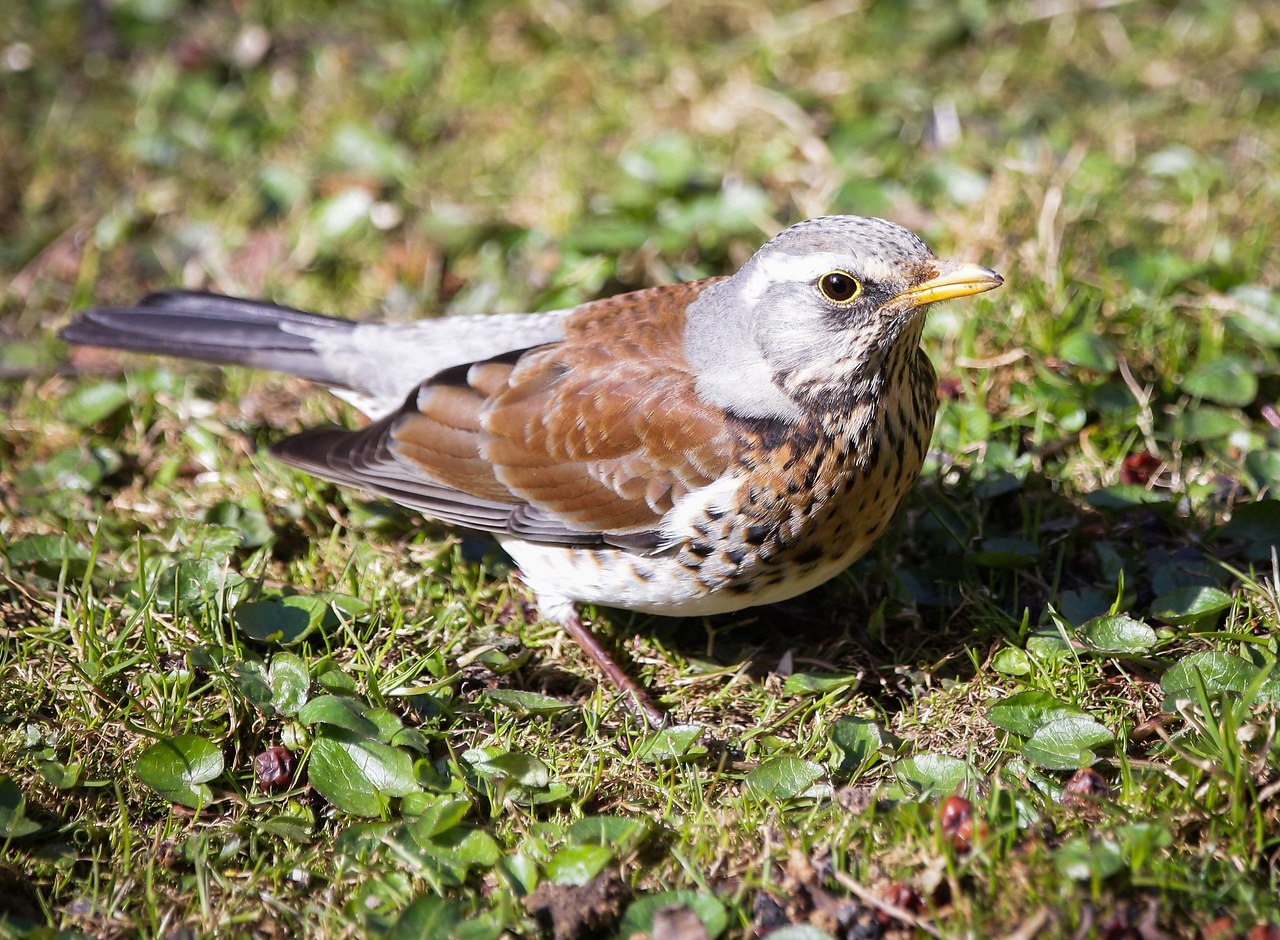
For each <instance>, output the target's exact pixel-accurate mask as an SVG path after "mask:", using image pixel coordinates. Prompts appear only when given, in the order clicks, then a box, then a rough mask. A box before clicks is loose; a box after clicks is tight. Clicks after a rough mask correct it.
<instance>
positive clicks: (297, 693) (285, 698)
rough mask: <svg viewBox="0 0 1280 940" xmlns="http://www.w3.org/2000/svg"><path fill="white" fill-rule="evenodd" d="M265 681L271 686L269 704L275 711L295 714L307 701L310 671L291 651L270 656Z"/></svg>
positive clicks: (283, 713)
mask: <svg viewBox="0 0 1280 940" xmlns="http://www.w3.org/2000/svg"><path fill="white" fill-rule="evenodd" d="M267 682H268V684H269V685H270V687H271V704H272V706H273V707H274V708H275V709H276V711H278V712H280V714H282V715H296V714H297V713H298V710H299V709H300V708H302V706H303V705H305V704H306V702H307V690H308V689H310V687H311V672H310V670H308V669H307V664H306V662H305V661H303V659H302V658H301V657H299V656H294V655H293V654H292V653H276V655H275V656H273V657H271V668H270V669H269V670H268V672H267Z"/></svg>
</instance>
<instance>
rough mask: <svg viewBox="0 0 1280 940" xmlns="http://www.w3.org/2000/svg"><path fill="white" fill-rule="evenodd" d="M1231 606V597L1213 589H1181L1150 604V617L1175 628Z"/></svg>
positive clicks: (1210, 615)
mask: <svg viewBox="0 0 1280 940" xmlns="http://www.w3.org/2000/svg"><path fill="white" fill-rule="evenodd" d="M1230 606H1231V595H1230V594H1228V593H1227V592H1226V591H1223V590H1221V589H1219V588H1215V587H1203V586H1199V587H1182V588H1176V589H1175V590H1172V591H1170V592H1169V593H1167V594H1161V595H1160V596H1159V597H1157V598H1156V599H1155V600H1154V601H1153V602H1152V603H1151V616H1153V617H1155V618H1156V619H1157V620H1159V621H1161V622H1162V623H1171V624H1174V625H1177V626H1184V625H1187V624H1193V623H1196V622H1197V621H1200V620H1204V619H1206V618H1208V617H1212V616H1214V615H1215V614H1219V613H1221V612H1222V611H1224V610H1226V609H1227V608H1228V607H1230Z"/></svg>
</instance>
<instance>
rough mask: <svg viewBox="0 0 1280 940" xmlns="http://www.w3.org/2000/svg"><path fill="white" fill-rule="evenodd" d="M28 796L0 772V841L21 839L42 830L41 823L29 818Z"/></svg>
mask: <svg viewBox="0 0 1280 940" xmlns="http://www.w3.org/2000/svg"><path fill="white" fill-rule="evenodd" d="M26 806H27V800H26V797H24V796H23V795H22V791H21V790H20V789H18V785H17V784H16V783H14V782H13V780H11V779H10V778H9V777H8V776H7V775H6V774H0V842H3V841H4V840H6V839H21V838H22V837H23V836H29V835H31V833H33V832H39V831H40V824H39V823H36V822H32V821H31V820H30V819H27V817H26V815H25V810H26Z"/></svg>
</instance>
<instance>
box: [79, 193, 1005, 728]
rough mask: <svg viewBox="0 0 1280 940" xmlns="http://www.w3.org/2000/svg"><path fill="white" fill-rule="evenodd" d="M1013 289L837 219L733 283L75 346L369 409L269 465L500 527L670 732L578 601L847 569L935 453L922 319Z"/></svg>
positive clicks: (145, 328)
mask: <svg viewBox="0 0 1280 940" xmlns="http://www.w3.org/2000/svg"><path fill="white" fill-rule="evenodd" d="M1001 283H1002V279H1001V277H1000V275H998V274H996V273H995V272H994V271H991V270H989V269H987V268H985V267H980V266H978V265H976V264H965V263H958V262H954V261H939V260H938V259H937V258H935V257H934V255H933V252H931V251H930V250H929V249H928V247H926V246H925V244H924V243H923V242H922V241H921V240H920V239H919V238H917V237H916V236H915V235H914V234H912V233H911V232H909V231H907V230H906V229H904V228H902V227H900V226H898V225H895V224H893V223H891V222H886V221H884V220H883V219H871V218H859V217H855V216H830V217H825V218H818V219H810V220H809V221H806V222H801V223H799V224H797V225H793V226H791V227H790V228H788V229H786V230H785V231H783V232H781V233H780V234H778V235H777V236H775V237H774V238H772V239H770V240H769V241H768V242H767V243H765V245H764V246H763V247H761V248H760V249H759V250H758V251H757V252H756V253H755V254H754V255H753V256H752V257H751V259H750V260H749V261H747V263H746V264H744V265H743V266H742V268H741V269H740V270H739V271H737V273H735V274H733V275H732V276H729V277H717V278H708V279H706V280H701V281H692V282H688V283H683V284H669V285H666V286H663V287H653V288H649V289H647V290H640V291H635V292H634V293H629V294H621V295H618V296H615V297H609V298H606V299H603V300H597V301H592V302H590V303H585V304H582V305H581V306H578V307H573V308H571V309H568V310H556V311H552V312H548V313H527V314H499V315H491V316H468V317H448V318H443V319H432V320H421V321H417V322H412V323H386V324H379V323H357V322H353V321H351V320H343V319H334V318H332V317H327V316H320V315H318V314H313V313H304V312H302V311H300V310H294V309H292V308H289V307H281V306H276V305H274V304H269V303H263V302H260V301H252V300H239V299H235V298H231V297H223V296H217V295H212V294H203V293H190V292H179V291H175V292H166V293H160V294H153V295H151V296H149V297H147V298H145V299H144V300H142V301H140V302H139V303H138V304H137V305H136V306H133V307H119V308H115V307H113V308H97V309H91V310H86V311H83V312H82V313H80V314H79V315H78V316H77V317H76V319H75V320H74V321H73V322H72V323H71V324H70V325H69V326H68V327H67V328H66V329H64V330H63V331H62V337H63V339H65V340H67V341H68V342H71V343H83V344H88V345H94V346H108V347H114V348H118V349H128V350H139V351H142V352H148V353H160V354H164V355H172V356H181V357H185V358H190V359H198V360H203V361H206V362H215V363H225V364H235V365H248V366H258V367H261V368H265V369H273V370H275V371H278V372H284V373H288V374H291V375H296V376H301V377H303V378H306V379H311V380H313V381H315V382H319V383H320V384H322V385H326V386H328V387H329V388H330V389H331V390H333V391H334V393H335V394H337V395H339V396H341V397H342V398H344V399H346V400H348V401H349V402H351V403H352V404H354V405H355V406H356V407H357V408H359V409H360V410H361V411H363V412H364V413H365V414H366V415H368V416H369V417H370V418H371V419H372V420H371V422H370V423H369V424H367V425H366V426H365V427H363V428H360V429H358V430H343V429H339V428H322V429H317V430H311V431H306V432H303V433H301V434H297V435H295V436H293V437H288V438H285V439H284V440H283V441H281V442H280V443H278V444H276V445H275V446H274V447H273V448H272V453H273V454H274V455H275V456H276V457H278V458H279V459H281V460H283V461H284V462H286V463H288V464H291V465H293V466H296V467H301V468H302V469H304V470H306V471H307V472H309V473H312V474H314V475H316V476H318V477H321V478H323V479H326V480H332V481H335V482H337V483H342V484H347V485H350V486H355V487H358V488H360V489H362V490H365V491H368V492H371V493H376V494H379V495H381V496H385V497H387V498H389V499H391V500H394V501H395V502H397V503H400V504H401V505H403V506H407V507H410V508H412V509H416V510H418V511H420V512H422V513H423V514H424V515H426V516H428V517H430V518H432V519H435V520H437V521H439V522H443V523H448V524H450V525H456V526H461V527H464V528H469V529H478V530H481V531H485V532H490V533H492V534H493V535H494V537H496V538H497V540H498V542H499V543H500V544H501V545H502V547H503V548H504V549H506V551H507V552H508V553H509V554H510V555H511V556H512V558H514V559H515V561H516V563H517V564H518V565H519V567H520V571H521V572H522V574H523V578H524V581H525V583H526V584H527V585H528V586H529V587H530V588H531V589H532V591H533V593H534V595H535V596H536V598H537V603H538V608H539V610H540V611H541V613H542V614H543V615H544V616H546V617H548V618H551V619H554V620H556V621H558V622H559V623H561V624H562V625H563V626H564V627H565V628H566V629H567V630H568V631H569V633H570V634H571V635H572V636H573V637H574V639H575V640H577V641H578V643H579V644H580V645H581V646H582V647H583V649H584V650H585V651H586V652H587V653H588V654H589V655H590V656H591V657H592V659H593V660H595V662H596V663H597V665H598V666H599V667H600V668H601V669H602V670H603V671H604V672H605V673H606V674H607V675H608V676H609V677H610V678H611V679H612V680H613V681H614V682H615V683H616V684H618V685H619V686H620V687H621V688H622V689H623V690H624V691H625V692H626V693H627V694H628V695H629V696H630V697H631V698H632V699H633V700H634V703H638V704H639V705H640V707H641V710H642V711H643V712H644V713H645V714H646V716H647V717H649V718H650V719H651V720H659V718H660V715H661V713H660V712H658V711H657V710H656V708H655V707H654V706H653V705H652V704H651V703H650V702H649V701H648V699H647V697H646V696H645V695H644V693H643V691H642V690H641V689H640V688H639V686H637V685H636V684H635V683H634V682H633V681H632V680H631V679H630V678H628V677H627V676H626V674H625V673H624V672H623V671H622V670H621V669H619V667H618V666H617V665H616V664H615V663H614V662H613V661H612V660H611V659H610V658H609V656H608V655H607V654H606V653H605V651H604V650H603V649H602V648H601V646H600V645H599V643H598V641H597V640H596V639H595V638H594V637H593V636H592V635H591V633H590V632H589V631H588V630H587V629H586V628H585V627H584V626H583V624H582V622H581V620H580V619H579V617H578V613H577V611H576V609H575V604H576V603H577V602H587V603H595V604H603V605H607V606H610V607H621V608H627V609H630V610H637V611H645V612H649V613H654V614H662V615H666V616H676V617H682V616H700V615H706V614H718V613H724V612H727V611H734V610H739V609H741V608H744V607H750V606H753V605H757V604H767V603H771V602H775V601H781V600H785V599H786V598H789V597H794V596H795V595H797V594H800V593H802V592H804V591H808V590H809V589H810V588H813V587H816V586H817V585H819V584H822V583H823V582H824V581H827V580H828V579H830V578H832V577H833V576H835V575H837V574H839V573H840V572H841V571H843V570H844V569H845V568H846V567H848V566H849V564H850V563H852V562H853V561H854V560H855V559H857V558H858V557H859V556H860V555H862V554H863V553H864V552H865V551H866V550H867V548H868V547H869V546H870V545H871V543H872V542H874V541H875V539H876V538H877V537H878V536H879V535H880V533H881V532H883V531H884V529H885V527H886V526H887V525H888V523H889V520H890V519H891V518H892V517H893V514H894V512H895V511H896V510H897V508H898V506H899V504H900V503H901V502H902V500H903V498H904V497H905V496H906V494H907V492H908V491H909V490H910V489H911V487H912V485H913V484H914V483H915V480H916V477H917V475H918V474H919V472H920V467H921V464H922V463H923V462H924V457H925V451H926V448H927V447H928V443H929V438H930V435H931V434H932V431H933V421H934V415H935V412H936V410H937V391H936V376H935V373H934V370H933V366H932V365H931V364H930V362H929V359H928V358H927V357H926V356H925V354H924V351H923V350H922V349H921V348H920V334H921V330H922V328H923V326H924V312H925V310H926V309H927V308H928V307H929V305H930V304H933V303H936V302H938V301H942V300H949V299H952V298H956V297H964V296H967V295H969V294H977V293H980V292H982V291H987V290H991V289H992V288H995V287H998V286H999V285H1000V284H1001Z"/></svg>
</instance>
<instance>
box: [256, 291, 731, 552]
mask: <svg viewBox="0 0 1280 940" xmlns="http://www.w3.org/2000/svg"><path fill="white" fill-rule="evenodd" d="M705 284H706V282H694V283H689V284H677V285H671V286H669V287H661V288H652V289H650V290H646V291H639V292H636V293H634V294H625V295H622V296H620V297H613V298H609V299H608V300H603V301H597V302H595V303H592V304H587V305H584V306H583V307H582V308H580V309H579V310H577V311H575V312H574V313H573V314H571V315H570V316H569V317H568V318H567V319H566V324H565V327H566V328H565V339H564V340H563V341H562V342H560V343H555V344H552V345H547V346H540V347H535V348H533V349H528V350H523V351H519V352H516V353H509V354H506V355H504V356H500V357H497V358H495V359H491V360H488V361H485V362H479V363H473V364H470V365H466V366H459V367H456V368H453V369H449V370H447V371H445V372H443V373H440V374H439V375H437V376H435V377H433V378H432V379H430V380H428V381H426V382H424V383H423V384H422V385H421V386H419V388H418V389H417V390H416V391H415V393H414V394H413V395H411V396H410V397H409V399H408V400H407V401H406V402H405V404H404V406H402V407H401V408H400V409H399V410H398V411H397V412H394V413H393V414H391V415H388V416H387V417H386V418H383V419H382V420H380V421H377V422H375V423H373V424H371V425H369V426H368V427H366V428H364V429H362V430H359V431H341V430H322V431H313V432H308V433H305V434H301V435H298V436H296V437H292V438H289V439H287V440H285V441H283V442H282V443H281V444H279V445H277V447H276V448H275V453H276V454H277V455H278V456H279V457H280V458H281V459H283V460H285V461H286V462H288V463H291V464H294V465H295V466H300V467H303V468H304V469H307V470H309V471H311V472H313V473H315V474H316V475H317V476H320V477H324V478H326V479H330V480H334V481H336V482H339V483H346V484H350V485H353V486H357V487H361V488H363V489H366V490H370V491H372V492H375V493H378V494H380V495H383V496H387V497H389V498H390V499H393V500H395V501H396V502H399V503H402V504H404V505H406V506H409V507H411V508H414V509H418V510H420V511H422V512H424V513H425V514H427V515H429V516H431V517H432V518H435V519H438V520H439V521H441V522H446V523H451V524H454V525H461V526H467V527H470V528H476V529H483V530H486V531H491V532H502V533H508V534H512V535H516V536H519V537H521V538H525V539H528V540H530V541H541V542H551V543H559V544H566V545H594V544H606V543H612V544H625V545H628V546H631V547H652V546H653V545H656V544H657V542H658V528H659V526H660V523H661V519H662V517H663V515H665V513H666V512H667V511H668V510H669V509H670V508H671V507H672V505H673V504H674V503H675V502H676V501H677V500H678V499H679V498H680V497H681V496H683V495H684V494H685V493H688V492H689V491H690V490H692V489H696V488H697V487H700V486H704V485H707V484H708V483H711V482H713V481H714V480H715V479H717V478H718V477H719V476H720V475H721V474H722V473H723V472H724V471H725V470H726V469H727V468H728V467H729V465H730V462H731V459H732V455H733V447H734V439H733V436H732V434H731V433H730V431H729V428H728V427H727V423H726V419H725V415H724V413H723V412H722V411H720V410H719V409H717V408H715V407H713V406H709V405H707V404H705V403H704V402H702V401H701V400H700V399H699V398H698V396H697V393H696V389H695V378H694V376H693V375H692V373H691V372H690V371H689V367H688V364H687V363H686V362H685V360H684V355H683V322H684V321H683V311H684V309H685V307H686V306H687V305H688V304H689V303H690V302H692V300H693V299H694V298H696V297H697V295H698V293H699V292H700V291H701V290H702V288H703V287H704V286H705Z"/></svg>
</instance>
